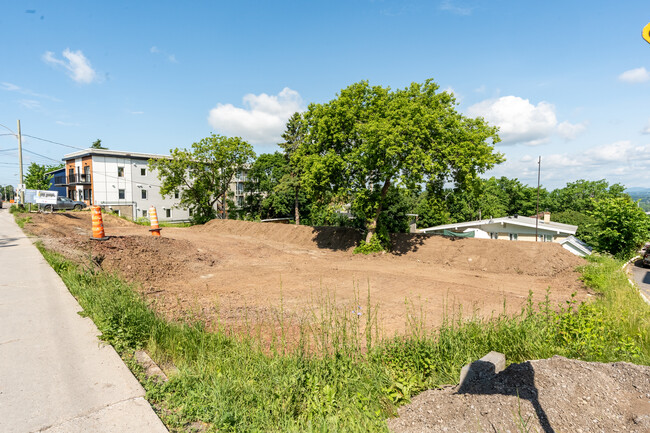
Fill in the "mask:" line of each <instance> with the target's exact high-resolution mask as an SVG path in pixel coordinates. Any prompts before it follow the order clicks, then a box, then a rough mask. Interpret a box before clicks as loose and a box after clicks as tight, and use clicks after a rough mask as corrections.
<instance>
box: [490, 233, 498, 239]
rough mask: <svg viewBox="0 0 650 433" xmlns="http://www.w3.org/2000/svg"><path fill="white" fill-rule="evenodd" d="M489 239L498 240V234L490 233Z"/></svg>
mask: <svg viewBox="0 0 650 433" xmlns="http://www.w3.org/2000/svg"><path fill="white" fill-rule="evenodd" d="M490 239H499V233H497V232H490Z"/></svg>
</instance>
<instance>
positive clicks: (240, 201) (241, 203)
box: [237, 196, 244, 207]
mask: <svg viewBox="0 0 650 433" xmlns="http://www.w3.org/2000/svg"><path fill="white" fill-rule="evenodd" d="M242 206H244V197H242V196H239V197H237V207H242Z"/></svg>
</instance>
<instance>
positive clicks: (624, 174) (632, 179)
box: [488, 140, 650, 189]
mask: <svg viewBox="0 0 650 433" xmlns="http://www.w3.org/2000/svg"><path fill="white" fill-rule="evenodd" d="M541 156H542V171H541V173H542V183H543V184H544V186H546V187H547V188H550V189H553V188H558V187H563V186H564V185H565V184H566V182H571V181H574V180H577V179H589V180H597V179H607V180H608V181H609V182H610V183H615V182H620V183H623V184H625V185H627V186H643V185H647V183H648V182H650V173H647V166H648V164H650V144H645V145H639V144H634V143H632V142H631V141H628V140H622V141H615V142H612V143H606V144H603V145H599V146H596V147H592V148H589V149H585V150H581V151H577V152H573V153H568V152H567V153H553V154H542V155H541ZM514 173H516V175H514ZM488 175H489V176H497V177H498V176H507V177H517V178H519V179H520V180H521V181H522V182H524V183H527V184H529V185H536V184H537V155H535V156H531V155H525V156H523V157H521V158H518V159H510V160H508V161H506V162H505V163H503V164H501V165H499V166H497V167H495V168H494V169H493V170H491V171H490V172H489V173H488Z"/></svg>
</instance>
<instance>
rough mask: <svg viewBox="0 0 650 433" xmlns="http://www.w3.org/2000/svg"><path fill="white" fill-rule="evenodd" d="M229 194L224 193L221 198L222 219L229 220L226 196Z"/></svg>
mask: <svg viewBox="0 0 650 433" xmlns="http://www.w3.org/2000/svg"><path fill="white" fill-rule="evenodd" d="M227 193H228V192H227V191H226V192H224V193H223V196H222V197H221V219H224V220H225V219H228V212H227V211H226V194H227Z"/></svg>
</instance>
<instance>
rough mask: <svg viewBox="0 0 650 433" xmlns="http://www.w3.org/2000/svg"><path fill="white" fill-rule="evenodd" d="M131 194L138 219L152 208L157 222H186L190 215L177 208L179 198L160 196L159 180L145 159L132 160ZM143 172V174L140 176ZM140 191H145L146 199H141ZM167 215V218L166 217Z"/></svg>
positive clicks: (185, 210) (184, 210)
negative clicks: (135, 205)
mask: <svg viewBox="0 0 650 433" xmlns="http://www.w3.org/2000/svg"><path fill="white" fill-rule="evenodd" d="M131 167H132V173H133V174H132V183H131V186H132V188H133V190H132V194H133V197H134V201H135V202H136V203H137V207H136V212H137V215H138V218H141V217H143V216H144V214H143V211H147V214H146V216H147V217H148V215H149V208H150V207H151V206H154V207H155V208H156V213H157V214H158V220H159V221H187V220H189V219H190V214H189V211H188V210H187V209H181V208H179V207H178V203H179V202H180V198H175V197H174V196H173V195H171V196H167V197H165V198H163V196H162V195H161V194H160V180H159V179H158V174H157V172H155V171H154V170H150V169H149V161H148V160H146V159H132V160H131ZM142 170H144V174H142ZM142 191H147V193H146V195H147V198H142ZM168 215H169V216H168Z"/></svg>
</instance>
